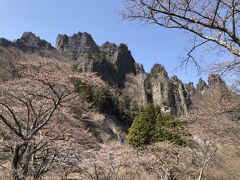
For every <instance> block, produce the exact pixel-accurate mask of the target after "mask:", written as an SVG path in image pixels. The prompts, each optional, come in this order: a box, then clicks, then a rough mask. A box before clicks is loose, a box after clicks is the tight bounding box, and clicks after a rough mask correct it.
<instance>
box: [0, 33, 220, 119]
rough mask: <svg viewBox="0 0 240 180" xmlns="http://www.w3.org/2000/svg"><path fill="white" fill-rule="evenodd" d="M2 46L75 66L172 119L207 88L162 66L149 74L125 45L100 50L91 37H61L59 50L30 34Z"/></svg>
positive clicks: (104, 47) (211, 81)
mask: <svg viewBox="0 0 240 180" xmlns="http://www.w3.org/2000/svg"><path fill="white" fill-rule="evenodd" d="M0 46H2V47H15V48H18V49H20V50H22V51H23V52H25V53H39V52H48V55H49V56H53V55H54V57H55V58H56V59H59V60H62V59H65V61H69V63H72V64H74V67H75V68H77V69H78V70H79V71H83V72H95V73H97V74H98V75H99V76H101V78H102V79H103V80H105V81H106V82H108V83H109V84H110V85H111V86H112V87H115V88H117V89H119V90H120V91H122V93H125V94H126V95H127V96H129V97H130V98H131V99H132V100H133V101H135V102H136V103H137V104H146V103H154V104H155V105H159V106H160V107H161V109H162V111H163V112H165V113H170V114H173V115H181V114H186V113H187V109H188V107H189V105H190V104H191V100H190V96H191V95H192V94H194V93H195V92H196V91H199V92H200V91H201V92H203V91H204V89H205V88H207V87H208V86H207V85H206V83H205V82H204V81H203V80H200V81H199V84H198V86H197V89H196V88H195V87H194V86H193V84H187V85H184V84H183V83H182V82H181V81H180V80H179V79H178V78H177V76H174V77H172V78H169V77H168V73H167V72H166V71H165V69H164V67H163V66H162V65H159V64H155V65H154V66H153V68H152V70H151V72H150V73H146V72H145V71H144V68H143V66H142V65H139V64H138V63H136V62H135V60H134V58H133V57H132V54H131V52H130V50H129V49H128V46H127V45H126V44H123V43H122V44H120V45H116V44H114V43H111V42H108V41H107V42H106V43H104V44H103V45H102V46H98V45H97V44H96V42H95V41H94V40H93V38H92V36H91V35H90V34H88V33H81V32H79V33H77V34H74V35H72V36H67V35H58V36H57V40H56V48H54V47H53V46H52V45H51V44H50V43H48V42H47V41H45V40H42V39H40V38H39V37H37V36H36V35H35V34H33V33H31V32H27V33H24V34H23V35H22V37H21V38H20V39H17V40H16V41H14V42H11V41H8V40H6V39H3V38H2V39H0ZM49 52H50V53H49ZM51 52H52V53H51ZM45 54H46V53H45ZM59 55H61V58H58V57H60V56H59ZM62 57H63V58H62ZM214 79H215V80H216V81H217V83H218V84H220V83H223V82H222V81H221V80H220V79H219V78H218V77H217V76H214V77H212V78H211V80H209V81H210V83H209V86H214V85H215V84H216V83H214V82H215V80H214Z"/></svg>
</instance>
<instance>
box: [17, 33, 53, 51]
mask: <svg viewBox="0 0 240 180" xmlns="http://www.w3.org/2000/svg"><path fill="white" fill-rule="evenodd" d="M15 46H16V47H17V48H19V49H21V50H22V51H23V52H30V53H33V52H38V51H40V50H53V49H54V48H53V47H52V45H51V44H50V43H48V42H47V41H45V40H41V39H40V38H39V37H37V36H36V35H35V34H33V33H31V32H25V33H23V35H22V37H21V38H20V39H17V41H16V43H15Z"/></svg>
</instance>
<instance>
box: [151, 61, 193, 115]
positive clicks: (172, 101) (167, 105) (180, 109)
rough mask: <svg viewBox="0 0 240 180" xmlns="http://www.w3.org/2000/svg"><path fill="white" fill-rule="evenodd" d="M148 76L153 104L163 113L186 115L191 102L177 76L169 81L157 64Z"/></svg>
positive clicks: (165, 73) (164, 71)
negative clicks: (149, 77)
mask: <svg viewBox="0 0 240 180" xmlns="http://www.w3.org/2000/svg"><path fill="white" fill-rule="evenodd" d="M150 76H151V86H152V100H153V103H154V104H155V105H159V106H160V107H161V109H162V111H163V112H166V113H170V114H173V115H180V114H186V113H187V108H188V106H189V105H190V103H191V102H190V98H189V96H188V94H187V91H186V89H185V86H184V85H183V83H182V82H181V81H180V80H179V79H178V78H177V76H173V77H172V78H171V79H169V77H168V74H167V72H166V70H165V69H164V67H163V66H161V65H159V64H155V65H154V66H153V68H152V70H151V73H150Z"/></svg>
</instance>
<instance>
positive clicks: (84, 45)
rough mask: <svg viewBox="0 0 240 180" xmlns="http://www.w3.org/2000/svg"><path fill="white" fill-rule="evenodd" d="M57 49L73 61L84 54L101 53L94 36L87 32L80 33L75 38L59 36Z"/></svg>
mask: <svg viewBox="0 0 240 180" xmlns="http://www.w3.org/2000/svg"><path fill="white" fill-rule="evenodd" d="M56 49H57V50H58V51H59V52H63V53H65V54H66V55H68V56H69V57H71V58H72V59H77V58H78V57H79V56H82V55H84V54H97V53H99V52H100V50H99V47H98V46H97V44H96V43H95V41H94V40H93V38H92V36H91V35H90V34H88V33H86V32H84V33H81V32H79V33H77V34H74V35H73V36H67V35H61V34H59V35H58V36H57V40H56Z"/></svg>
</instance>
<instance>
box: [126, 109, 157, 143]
mask: <svg viewBox="0 0 240 180" xmlns="http://www.w3.org/2000/svg"><path fill="white" fill-rule="evenodd" d="M155 121H156V108H155V107H154V106H153V105H147V106H146V107H144V108H142V109H141V111H140V113H139V114H138V115H137V117H136V118H135V119H134V121H133V123H132V126H131V127H130V128H129V133H128V137H127V141H128V143H129V144H131V145H133V146H134V147H139V146H143V145H146V144H149V143H150V142H151V140H152V137H153V135H154V131H155Z"/></svg>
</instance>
